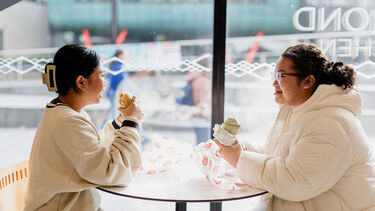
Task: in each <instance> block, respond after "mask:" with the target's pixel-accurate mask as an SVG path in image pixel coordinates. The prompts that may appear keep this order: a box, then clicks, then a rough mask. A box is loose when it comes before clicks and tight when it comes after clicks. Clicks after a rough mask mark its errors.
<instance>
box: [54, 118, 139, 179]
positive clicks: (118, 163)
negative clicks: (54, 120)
mask: <svg viewBox="0 0 375 211" xmlns="http://www.w3.org/2000/svg"><path fill="white" fill-rule="evenodd" d="M61 124H62V126H61V130H60V132H61V137H62V138H61V139H59V140H58V141H56V144H57V145H58V147H59V148H60V149H61V150H62V151H63V152H64V154H65V155H66V157H67V158H68V159H69V160H70V161H71V163H72V164H73V166H74V167H75V170H76V171H77V173H78V174H79V175H80V176H81V177H82V178H84V179H85V180H87V181H89V182H91V183H94V184H98V185H127V184H129V182H130V181H131V180H132V178H133V176H134V173H135V172H136V171H137V170H138V169H139V168H140V166H141V163H142V160H141V152H140V140H139V135H138V131H137V130H136V129H135V128H132V127H122V128H120V129H118V130H114V129H113V130H107V131H106V130H104V131H102V132H101V136H103V137H105V136H112V137H113V141H112V142H111V143H110V144H109V146H108V147H105V144H103V143H102V141H100V139H99V136H98V133H97V131H96V130H95V129H94V128H93V126H92V125H91V124H90V123H89V122H87V120H85V119H83V118H80V117H78V116H73V117H68V118H65V119H64V120H63V121H62V123H61ZM108 132H110V133H112V135H110V134H106V133H108Z"/></svg>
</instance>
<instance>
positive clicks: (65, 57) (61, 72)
mask: <svg viewBox="0 0 375 211" xmlns="http://www.w3.org/2000/svg"><path fill="white" fill-rule="evenodd" d="M99 62H100V58H99V56H98V55H97V54H96V52H95V51H93V50H91V49H89V48H86V47H84V46H82V45H79V44H74V45H65V46H63V47H61V48H60V49H59V50H58V51H57V52H56V54H55V57H54V59H53V64H54V65H55V66H56V84H57V91H56V93H58V94H60V95H66V94H67V93H68V92H69V90H70V89H71V88H73V90H74V91H75V92H77V93H79V90H78V88H77V85H76V79H77V77H78V76H80V75H82V76H83V77H85V78H89V77H90V75H91V74H92V73H93V72H94V70H95V69H96V68H97V67H98V65H99Z"/></svg>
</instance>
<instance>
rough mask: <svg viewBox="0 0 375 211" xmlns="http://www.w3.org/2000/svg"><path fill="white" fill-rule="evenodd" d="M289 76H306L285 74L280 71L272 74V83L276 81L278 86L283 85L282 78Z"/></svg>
mask: <svg viewBox="0 0 375 211" xmlns="http://www.w3.org/2000/svg"><path fill="white" fill-rule="evenodd" d="M287 75H290V76H296V77H301V76H304V74H303V73H283V72H278V71H273V72H271V77H272V81H275V80H276V81H277V83H278V84H281V80H282V78H283V77H285V76H287Z"/></svg>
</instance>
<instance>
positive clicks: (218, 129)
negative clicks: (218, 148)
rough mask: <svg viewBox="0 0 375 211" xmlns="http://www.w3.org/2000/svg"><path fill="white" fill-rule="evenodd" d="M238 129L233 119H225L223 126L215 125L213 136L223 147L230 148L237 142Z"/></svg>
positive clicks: (238, 125)
mask: <svg viewBox="0 0 375 211" xmlns="http://www.w3.org/2000/svg"><path fill="white" fill-rule="evenodd" d="M240 127H241V126H240V124H238V122H237V120H236V119H235V118H227V119H226V120H225V122H224V123H223V124H221V125H218V124H215V127H214V129H213V130H214V134H213V135H214V137H215V139H216V140H218V141H219V142H220V143H222V144H223V145H225V146H232V145H233V144H234V143H235V142H236V140H237V134H238V130H239V129H240Z"/></svg>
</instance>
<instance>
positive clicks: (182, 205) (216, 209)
mask: <svg viewBox="0 0 375 211" xmlns="http://www.w3.org/2000/svg"><path fill="white" fill-rule="evenodd" d="M176 211H186V202H176ZM210 211H221V202H210Z"/></svg>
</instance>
